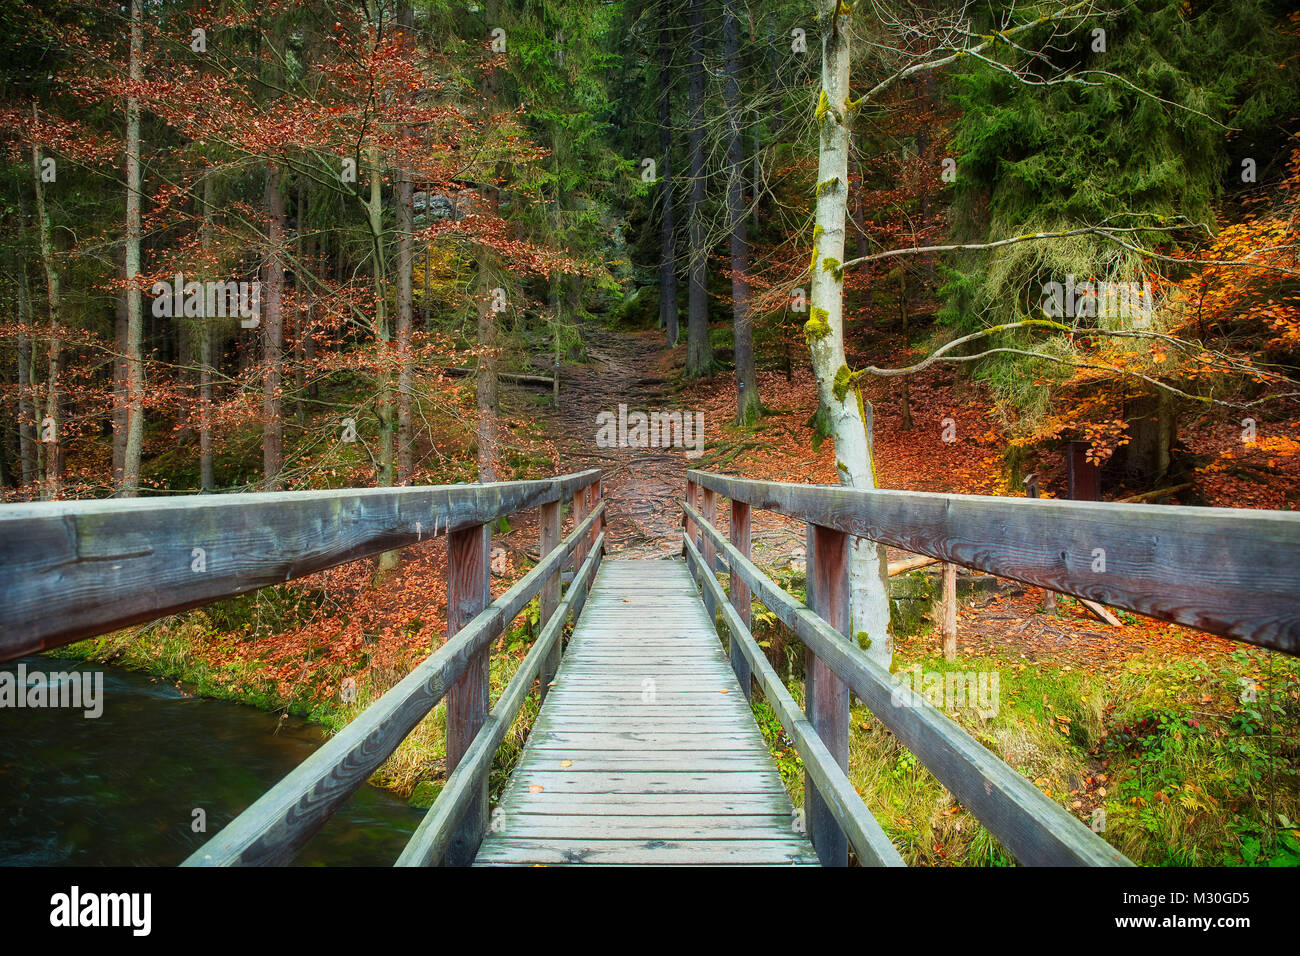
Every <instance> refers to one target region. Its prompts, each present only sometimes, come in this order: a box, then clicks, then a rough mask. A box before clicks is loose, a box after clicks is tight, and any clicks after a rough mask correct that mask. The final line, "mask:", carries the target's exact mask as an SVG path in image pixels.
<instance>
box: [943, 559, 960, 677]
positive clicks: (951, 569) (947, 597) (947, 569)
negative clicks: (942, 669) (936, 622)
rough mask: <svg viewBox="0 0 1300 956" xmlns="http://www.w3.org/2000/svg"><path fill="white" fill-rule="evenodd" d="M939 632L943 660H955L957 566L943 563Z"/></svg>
mask: <svg viewBox="0 0 1300 956" xmlns="http://www.w3.org/2000/svg"><path fill="white" fill-rule="evenodd" d="M941 617H942V620H941V621H940V627H939V630H940V632H941V633H942V634H943V659H944V660H946V661H952V660H956V659H957V565H955V564H949V563H948V562H947V561H945V562H944V563H943V613H942V615H941Z"/></svg>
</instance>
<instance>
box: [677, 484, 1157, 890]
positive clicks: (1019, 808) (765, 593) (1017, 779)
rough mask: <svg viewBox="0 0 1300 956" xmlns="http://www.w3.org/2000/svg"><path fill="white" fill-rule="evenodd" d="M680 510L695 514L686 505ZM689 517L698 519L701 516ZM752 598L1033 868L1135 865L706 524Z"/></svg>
mask: <svg viewBox="0 0 1300 956" xmlns="http://www.w3.org/2000/svg"><path fill="white" fill-rule="evenodd" d="M682 507H683V508H685V509H687V511H688V512H691V511H693V509H690V506H689V505H687V504H686V503H685V502H683V503H682ZM691 518H692V519H693V520H694V521H696V522H697V524H698V523H699V522H700V516H699V514H698V513H697V512H696V513H692V514H691ZM701 532H702V533H703V534H705V535H709V536H711V537H712V538H713V539H714V543H715V544H716V545H717V546H718V550H719V553H721V554H723V555H724V556H725V557H726V560H727V562H728V565H729V566H730V568H731V573H732V574H736V575H740V576H742V577H743V578H744V579H745V580H746V582H747V583H748V584H749V586H750V587H751V588H752V589H753V591H754V594H755V596H756V597H757V598H758V599H759V600H760V601H762V602H763V603H764V604H765V605H767V607H768V609H769V610H771V611H772V613H773V614H775V615H776V616H777V617H778V618H779V619H780V620H782V621H783V622H785V624H786V625H787V626H789V627H790V629H791V630H793V631H794V632H795V634H797V635H798V636H799V638H800V640H802V641H803V642H804V644H805V645H806V646H807V647H809V648H811V649H812V651H813V652H814V653H815V654H816V655H817V657H818V658H820V659H821V660H822V661H824V662H825V663H826V664H827V666H829V667H830V668H831V670H833V671H834V672H835V673H836V674H837V675H838V676H839V677H840V678H841V679H842V680H843V681H844V683H846V684H847V685H848V686H849V689H850V690H852V692H853V693H854V694H855V695H857V697H858V698H859V699H860V700H861V701H862V702H863V703H864V704H865V705H866V706H867V709H868V710H870V711H871V712H872V713H873V714H875V715H876V717H877V718H878V719H879V720H880V722H881V723H883V724H884V725H885V726H886V727H888V728H889V729H890V730H891V731H893V733H894V734H895V735H896V736H897V737H898V739H899V742H900V743H902V744H903V746H905V747H907V749H908V750H910V751H912V753H914V754H915V755H916V757H917V758H918V759H919V760H920V761H921V763H923V764H924V765H925V766H926V767H927V768H928V769H929V770H930V772H931V773H933V774H934V775H935V777H937V778H938V780H939V782H940V783H942V784H943V785H944V786H945V787H947V788H948V789H949V790H950V791H951V792H952V793H953V795H954V796H956V797H957V799H958V800H959V801H960V802H961V803H962V805H963V806H966V807H968V808H969V809H970V811H971V812H972V813H974V814H975V816H976V817H977V818H978V819H979V820H980V822H981V823H983V824H984V825H985V826H986V827H988V829H989V831H990V832H991V833H993V835H994V836H996V837H997V838H998V839H999V840H1001V841H1002V843H1003V845H1004V846H1006V847H1007V849H1008V850H1009V851H1010V852H1011V854H1012V855H1013V856H1014V857H1015V858H1016V859H1017V860H1018V861H1019V862H1020V863H1023V864H1025V865H1029V866H1070V865H1073V866H1131V865H1132V864H1131V862H1130V861H1129V860H1128V859H1127V858H1126V857H1125V856H1124V855H1123V854H1121V853H1120V852H1119V851H1118V850H1116V849H1114V848H1113V847H1111V846H1110V845H1109V844H1108V843H1106V841H1105V840H1103V839H1101V838H1100V837H1099V836H1097V835H1096V834H1095V833H1093V832H1092V831H1091V830H1089V829H1088V828H1087V827H1086V826H1084V825H1083V823H1081V822H1080V821H1079V820H1076V819H1075V818H1074V817H1072V816H1071V815H1070V814H1069V813H1067V812H1066V811H1065V810H1064V809H1063V808H1062V807H1060V806H1058V805H1057V804H1056V803H1054V802H1053V801H1051V800H1050V799H1048V798H1047V797H1046V796H1045V795H1044V794H1043V793H1042V792H1041V791H1039V790H1038V789H1037V788H1036V787H1034V786H1033V784H1031V783H1030V782H1029V781H1028V780H1026V779H1025V778H1024V777H1022V776H1020V774H1018V773H1017V772H1016V771H1015V770H1013V769H1012V768H1011V767H1009V766H1007V764H1006V763H1004V762H1003V761H1001V760H999V759H998V758H997V757H996V756H994V755H993V754H992V753H990V752H989V751H988V750H987V749H985V748H984V747H983V745H981V744H980V743H979V742H978V741H977V740H975V739H974V738H973V737H971V736H970V735H969V734H968V733H966V731H964V730H963V729H962V728H961V727H959V726H957V724H955V723H954V722H953V721H951V720H949V719H948V718H947V717H945V716H944V715H943V713H942V712H940V711H939V710H938V709H937V708H935V707H934V706H933V705H931V704H930V703H928V702H927V701H926V700H925V699H924V697H922V696H920V695H918V694H916V693H914V692H913V691H912V690H911V688H910V686H909V685H907V684H905V683H903V682H901V681H897V680H895V679H894V678H893V677H892V676H891V675H890V674H889V672H888V671H886V670H884V669H883V668H882V667H880V665H878V664H876V663H874V662H873V661H872V660H871V659H870V658H868V657H867V655H866V654H865V653H864V652H863V651H862V650H861V649H859V648H857V647H856V646H854V645H853V644H851V643H850V642H849V641H847V640H846V639H845V638H844V635H842V634H840V633H839V632H837V631H835V630H834V629H833V628H832V627H831V626H830V625H829V624H827V623H826V622H825V621H824V620H822V619H821V617H819V616H818V615H817V614H816V613H815V612H813V611H812V610H811V609H810V608H809V607H807V606H805V605H804V604H801V603H800V602H799V601H797V600H795V599H794V598H793V597H791V596H790V595H789V594H787V593H786V592H785V591H783V590H781V588H779V587H777V585H776V584H775V583H773V582H772V581H771V580H770V579H769V578H768V577H767V576H766V575H764V574H763V573H762V572H761V571H759V569H758V568H757V567H756V566H755V565H754V564H753V563H752V562H751V561H749V560H748V559H747V558H744V557H743V556H741V555H740V554H738V553H736V552H735V551H734V550H733V549H732V548H731V545H730V543H729V542H728V541H727V540H726V539H725V538H723V537H722V535H721V534H720V533H719V532H718V530H717V529H716V528H711V527H704V526H701Z"/></svg>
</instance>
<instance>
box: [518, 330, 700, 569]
mask: <svg viewBox="0 0 1300 956" xmlns="http://www.w3.org/2000/svg"><path fill="white" fill-rule="evenodd" d="M582 338H583V342H584V344H585V346H586V361H585V362H583V363H565V364H563V365H561V368H560V407H559V408H558V409H551V408H547V409H545V410H543V412H542V414H544V415H547V416H549V418H550V420H549V421H548V422H547V434H548V436H551V438H552V441H553V442H554V444H555V447H556V449H557V450H558V451H559V453H560V460H561V461H562V462H564V470H565V471H579V470H581V469H583V468H600V469H602V471H603V472H604V484H603V486H602V494H603V496H604V498H605V500H606V501H607V502H608V512H607V525H606V533H605V547H606V551H607V552H608V553H609V554H610V555H616V556H618V557H620V558H656V557H668V556H670V555H673V554H676V553H677V552H678V551H679V550H680V548H681V543H680V536H681V533H680V524H681V515H680V512H679V510H678V508H677V501H678V500H680V498H681V497H682V496H683V495H684V494H685V472H686V469H687V468H689V467H690V466H691V459H688V458H687V457H686V453H685V450H684V449H680V448H617V447H616V448H601V447H599V446H598V445H597V443H596V436H597V428H598V425H597V416H599V415H600V413H602V412H609V413H611V414H613V415H615V416H617V415H618V413H619V405H620V404H624V405H626V406H627V411H628V412H633V411H642V412H650V411H656V410H665V409H672V408H676V407H678V405H677V401H676V399H675V397H674V396H673V395H672V394H671V393H670V389H669V383H668V381H667V379H666V378H665V377H664V375H663V373H662V371H661V367H660V365H661V361H662V359H663V355H664V350H663V336H662V333H661V332H658V331H657V330H654V329H649V330H645V331H641V332H627V331H618V332H615V331H613V330H610V329H607V328H605V327H603V326H601V325H598V324H596V323H590V324H588V325H585V326H584V327H583V329H582ZM683 411H685V409H683ZM708 425H709V423H708V422H707V421H706V422H705V435H706V437H707V435H708Z"/></svg>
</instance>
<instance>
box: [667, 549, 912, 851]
mask: <svg viewBox="0 0 1300 956" xmlns="http://www.w3.org/2000/svg"><path fill="white" fill-rule="evenodd" d="M686 560H687V563H688V564H689V565H690V568H691V572H692V574H693V575H694V576H695V577H696V579H697V580H700V581H702V582H703V584H704V586H705V587H706V588H707V587H714V588H719V585H718V583H717V581H716V579H714V578H712V576H711V575H708V574H707V573H706V572H705V571H704V560H703V558H702V556H701V555H700V552H699V551H697V550H696V549H695V546H694V545H693V544H691V543H689V542H688V543H687V544H686ZM710 582H712V583H710ZM719 590H720V588H719ZM722 613H723V616H724V617H725V618H726V621H727V628H728V630H729V631H730V632H731V639H732V641H733V644H732V647H733V648H734V649H735V650H736V651H737V652H739V653H742V654H744V655H745V657H746V659H747V661H748V663H749V665H750V667H751V668H752V672H753V675H754V679H755V680H757V681H758V684H759V686H760V687H761V688H762V689H763V696H764V698H765V699H766V700H767V702H768V704H769V705H770V706H771V708H772V709H773V710H774V711H775V712H776V715H777V717H778V719H780V721H781V726H782V727H784V728H785V731H786V733H788V734H789V735H790V738H791V739H792V740H793V741H794V743H795V749H796V750H797V751H798V752H799V756H800V757H801V758H803V762H804V767H805V768H806V770H807V773H808V776H809V777H811V778H812V779H813V780H815V781H816V784H817V792H818V794H819V795H820V796H821V799H822V803H823V805H824V806H825V807H826V809H827V811H828V812H829V813H830V814H831V816H832V817H833V819H834V820H835V822H836V824H837V825H838V827H839V829H840V830H841V831H842V832H843V833H844V834H845V835H846V837H847V839H848V841H849V842H850V843H852V844H853V849H854V850H855V851H856V852H857V855H858V859H859V860H860V861H861V862H862V863H863V865H864V866H904V865H905V864H904V863H903V858H902V857H901V856H899V854H898V851H897V850H896V849H895V848H894V845H893V844H892V843H891V842H890V840H889V837H888V836H886V835H885V832H884V830H882V829H881V828H880V824H879V823H878V822H877V821H876V818H875V817H874V816H872V814H871V811H870V810H869V809H868V808H867V806H866V805H865V804H864V803H863V802H862V798H861V797H859V796H858V793H857V791H856V790H855V789H854V787H853V784H851V783H850V782H849V778H848V777H847V776H846V775H845V772H844V768H843V767H842V766H841V765H840V762H839V760H838V758H837V757H836V756H835V755H834V754H832V753H831V751H830V749H828V748H827V746H826V744H825V743H824V742H823V741H822V738H821V737H820V735H819V734H818V733H817V730H816V729H815V728H814V727H813V725H812V723H811V722H810V721H809V720H808V718H807V717H806V716H805V715H804V713H803V712H802V711H801V710H800V709H799V705H798V704H797V703H796V702H795V700H794V698H793V697H791V696H790V692H789V691H788V690H786V687H785V684H784V683H782V681H781V678H780V677H779V676H778V675H777V673H776V671H775V670H773V668H772V665H771V664H770V663H768V660H767V656H766V655H765V654H764V653H763V651H762V650H761V649H760V648H759V646H758V644H757V643H756V642H755V641H754V638H753V635H752V634H751V633H750V631H749V627H748V625H746V624H745V622H744V621H742V620H741V619H740V615H739V613H738V612H737V611H736V610H735V609H734V608H732V607H729V606H727V607H723V609H722ZM805 807H806V804H805ZM818 858H819V859H820V858H821V854H820V852H819V853H818ZM823 862H824V861H823Z"/></svg>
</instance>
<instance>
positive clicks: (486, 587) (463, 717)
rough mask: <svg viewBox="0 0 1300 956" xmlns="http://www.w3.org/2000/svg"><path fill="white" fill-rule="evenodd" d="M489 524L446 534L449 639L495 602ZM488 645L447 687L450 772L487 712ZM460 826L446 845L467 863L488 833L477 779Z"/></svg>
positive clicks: (449, 860) (452, 856) (452, 857)
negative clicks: (493, 597) (490, 564)
mask: <svg viewBox="0 0 1300 956" xmlns="http://www.w3.org/2000/svg"><path fill="white" fill-rule="evenodd" d="M491 535H492V527H491V525H478V526H476V527H472V528H466V529H465V530H463V531H453V532H451V533H450V534H449V535H448V536H447V637H448V638H451V637H453V636H455V634H456V632H457V631H459V630H460V629H461V628H462V627H464V626H465V625H466V624H467V623H469V622H470V621H471V620H473V618H474V616H475V615H476V614H478V613H479V612H480V611H482V610H483V609H484V608H485V607H487V606H488V603H489V601H490V600H491V589H490V578H489V566H488V551H489V545H490V544H491ZM490 652H491V651H490V645H489V646H488V647H484V648H483V650H481V651H479V652H478V653H477V654H475V655H474V657H473V659H471V661H470V663H469V667H468V668H467V669H466V670H465V673H464V674H463V675H461V678H460V679H459V680H458V681H456V683H454V684H452V685H451V687H449V688H448V689H447V774H448V775H449V776H450V774H451V772H452V771H453V770H455V769H456V765H457V764H459V763H460V760H461V757H463V756H464V755H465V751H467V750H468V749H469V746H470V744H471V743H472V742H473V740H474V736H475V734H477V733H478V732H479V728H481V727H482V726H483V723H484V721H486V720H487V715H488V666H489V662H488V656H489V654H490ZM478 791H479V792H478V793H477V794H475V796H474V797H473V798H472V799H471V800H470V802H469V807H468V809H467V810H466V811H465V815H464V817H462V818H461V822H460V825H459V826H458V827H457V828H456V832H455V834H454V835H453V836H452V838H451V841H450V842H449V843H448V846H447V853H446V857H445V862H446V864H447V865H448V866H469V865H470V864H471V863H473V862H474V854H475V853H477V852H478V845H479V842H480V841H481V840H482V839H483V834H484V833H486V832H487V824H488V782H487V776H486V775H484V777H483V779H482V780H481V781H480V782H479V785H478Z"/></svg>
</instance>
